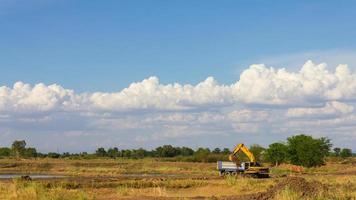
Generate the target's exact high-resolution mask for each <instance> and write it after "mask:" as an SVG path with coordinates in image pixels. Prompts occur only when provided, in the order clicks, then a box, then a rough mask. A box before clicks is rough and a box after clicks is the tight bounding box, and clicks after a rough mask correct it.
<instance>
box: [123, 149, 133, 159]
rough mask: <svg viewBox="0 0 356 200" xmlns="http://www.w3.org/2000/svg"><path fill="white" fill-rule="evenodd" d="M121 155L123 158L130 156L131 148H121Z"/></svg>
mask: <svg viewBox="0 0 356 200" xmlns="http://www.w3.org/2000/svg"><path fill="white" fill-rule="evenodd" d="M121 156H122V157H125V158H130V157H131V150H130V149H123V150H121Z"/></svg>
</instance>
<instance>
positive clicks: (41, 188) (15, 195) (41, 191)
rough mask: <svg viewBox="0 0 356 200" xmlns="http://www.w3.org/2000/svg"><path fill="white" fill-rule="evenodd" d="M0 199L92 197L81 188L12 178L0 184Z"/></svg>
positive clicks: (81, 199) (58, 199) (56, 199)
mask: <svg viewBox="0 0 356 200" xmlns="http://www.w3.org/2000/svg"><path fill="white" fill-rule="evenodd" d="M0 199H3V200H86V199H92V198H90V197H89V195H88V194H86V193H85V192H84V191H82V190H68V189H66V188H62V187H55V188H46V187H45V185H44V184H41V183H39V182H32V181H30V182H27V181H22V180H19V179H14V180H13V181H12V183H10V184H1V185H0Z"/></svg>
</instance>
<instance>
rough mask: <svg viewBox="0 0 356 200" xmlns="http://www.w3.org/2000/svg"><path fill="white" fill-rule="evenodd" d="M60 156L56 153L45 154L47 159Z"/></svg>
mask: <svg viewBox="0 0 356 200" xmlns="http://www.w3.org/2000/svg"><path fill="white" fill-rule="evenodd" d="M60 156H61V154H59V153H56V152H49V153H48V154H47V157H49V158H59V157H60Z"/></svg>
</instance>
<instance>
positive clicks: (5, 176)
mask: <svg viewBox="0 0 356 200" xmlns="http://www.w3.org/2000/svg"><path fill="white" fill-rule="evenodd" d="M22 176H29V177H31V179H51V178H63V177H65V176H61V175H48V174H0V179H13V178H21V177H22Z"/></svg>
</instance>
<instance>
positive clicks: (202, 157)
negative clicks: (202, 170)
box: [194, 148, 210, 162]
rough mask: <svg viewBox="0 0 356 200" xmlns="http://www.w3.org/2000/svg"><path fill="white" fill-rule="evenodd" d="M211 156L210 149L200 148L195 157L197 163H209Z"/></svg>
mask: <svg viewBox="0 0 356 200" xmlns="http://www.w3.org/2000/svg"><path fill="white" fill-rule="evenodd" d="M209 154H210V149H209V148H198V149H197V150H196V151H195V153H194V157H195V159H196V160H197V161H203V162H207V161H208V156H209Z"/></svg>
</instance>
